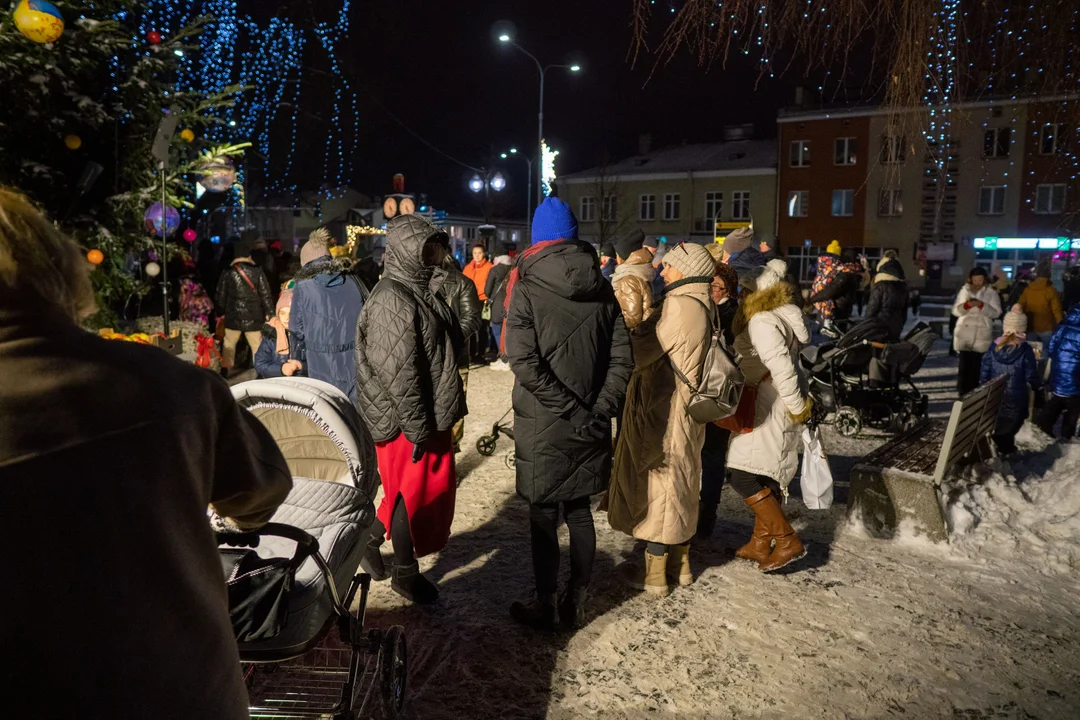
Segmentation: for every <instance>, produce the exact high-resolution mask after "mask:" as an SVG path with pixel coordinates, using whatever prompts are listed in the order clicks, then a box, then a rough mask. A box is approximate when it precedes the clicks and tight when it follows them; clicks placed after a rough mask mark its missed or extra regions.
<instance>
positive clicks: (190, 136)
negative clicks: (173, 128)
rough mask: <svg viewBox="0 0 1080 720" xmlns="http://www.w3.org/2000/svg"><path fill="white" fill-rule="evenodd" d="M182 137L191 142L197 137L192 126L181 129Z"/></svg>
mask: <svg viewBox="0 0 1080 720" xmlns="http://www.w3.org/2000/svg"><path fill="white" fill-rule="evenodd" d="M180 139H181V140H183V141H184V142H191V141H192V140H194V139H195V132H194V131H193V130H192V129H191V128H184V129H183V130H181V131H180Z"/></svg>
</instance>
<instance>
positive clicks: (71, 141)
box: [64, 135, 82, 150]
mask: <svg viewBox="0 0 1080 720" xmlns="http://www.w3.org/2000/svg"><path fill="white" fill-rule="evenodd" d="M64 145H67V149H68V150H78V149H79V148H81V147H82V138H81V137H79V136H78V135H66V136H65V137H64Z"/></svg>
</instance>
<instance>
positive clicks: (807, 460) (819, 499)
mask: <svg viewBox="0 0 1080 720" xmlns="http://www.w3.org/2000/svg"><path fill="white" fill-rule="evenodd" d="M802 442H803V458H802V479H801V480H800V483H799V484H800V485H801V486H802V499H803V503H805V504H806V507H807V508H809V509H810V510H828V509H829V508H830V507H832V501H833V477H832V470H830V469H829V456H828V455H826V454H825V448H824V447H823V446H822V445H821V430H820V429H819V428H814V429H813V430H811V429H810V428H807V427H804V428H803V431H802Z"/></svg>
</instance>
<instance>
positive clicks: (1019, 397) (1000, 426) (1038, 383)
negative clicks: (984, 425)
mask: <svg viewBox="0 0 1080 720" xmlns="http://www.w3.org/2000/svg"><path fill="white" fill-rule="evenodd" d="M1002 325H1003V326H1004V330H1003V332H1002V335H1001V337H999V338H998V339H997V340H995V341H994V345H993V347H991V348H990V352H988V353H986V354H985V355H983V357H982V368H981V371H980V373H979V384H980V385H985V384H986V383H988V382H990V381H991V380H993V379H994V378H997V377H1001V376H1002V375H1005V376H1006V377H1008V378H1009V379H1008V381H1007V384H1006V385H1005V395H1004V397H1003V398H1002V399H1001V409H1000V410H999V411H998V416H997V423H996V425H995V426H994V435H993V438H994V445H995V446H997V450H998V454H1000V455H1009V454H1011V453H1014V452H1016V433H1018V432H1020V428H1022V427H1023V426H1024V421H1025V420H1027V417H1028V405H1029V402H1028V388H1029V387H1030V388H1031V389H1032V390H1034V391H1035V392H1039V391H1041V390H1042V378H1041V377H1040V376H1039V363H1038V360H1036V359H1035V351H1034V350H1032V349H1031V345H1029V344H1028V343H1027V335H1026V333H1027V315H1025V314H1024V310H1023V306H1021V305H1019V304H1017V305H1014V306H1013V307H1012V309H1011V310H1010V311H1009V312H1007V313H1006V314H1005V318H1004V320H1003V321H1002Z"/></svg>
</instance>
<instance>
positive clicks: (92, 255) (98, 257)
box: [86, 248, 105, 265]
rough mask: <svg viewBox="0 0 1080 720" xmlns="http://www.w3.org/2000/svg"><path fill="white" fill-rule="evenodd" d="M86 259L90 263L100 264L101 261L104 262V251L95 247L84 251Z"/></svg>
mask: <svg viewBox="0 0 1080 720" xmlns="http://www.w3.org/2000/svg"><path fill="white" fill-rule="evenodd" d="M86 260H87V261H88V262H89V263H90V264H91V265H100V264H101V263H103V262H105V253H103V252H101V251H100V250H98V249H97V248H95V249H93V250H91V251H90V252H88V253H86Z"/></svg>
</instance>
